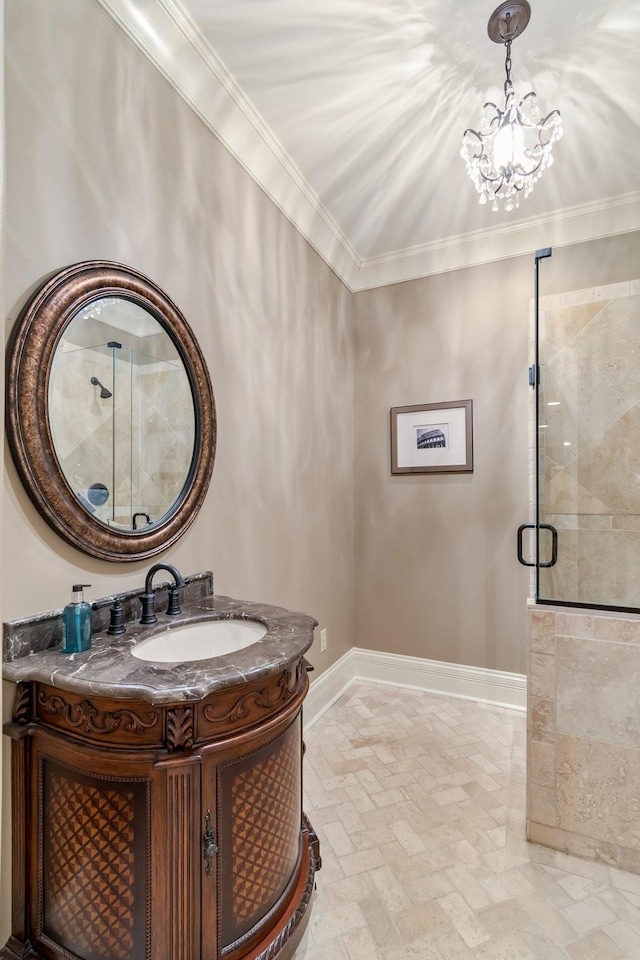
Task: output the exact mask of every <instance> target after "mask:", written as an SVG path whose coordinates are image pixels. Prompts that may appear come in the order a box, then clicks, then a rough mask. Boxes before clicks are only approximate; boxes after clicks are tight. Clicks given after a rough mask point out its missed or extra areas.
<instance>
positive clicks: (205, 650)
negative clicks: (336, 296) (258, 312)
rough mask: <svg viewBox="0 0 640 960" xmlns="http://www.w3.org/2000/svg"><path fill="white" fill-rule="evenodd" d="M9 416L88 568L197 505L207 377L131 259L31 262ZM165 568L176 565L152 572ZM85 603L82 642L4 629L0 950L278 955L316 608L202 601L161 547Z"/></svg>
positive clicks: (32, 622)
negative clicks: (129, 584)
mask: <svg viewBox="0 0 640 960" xmlns="http://www.w3.org/2000/svg"><path fill="white" fill-rule="evenodd" d="M6 423H7V435H8V440H9V446H10V449H11V453H12V457H13V461H14V464H15V466H16V469H17V471H18V474H19V476H20V479H21V480H22V482H23V484H24V487H25V490H26V491H27V493H28V495H29V497H30V499H31V501H32V504H33V506H34V508H35V509H36V510H37V511H38V512H39V514H40V515H41V516H42V517H43V518H44V520H45V521H46V522H47V523H48V524H49V526H50V527H51V528H52V530H54V531H55V532H56V533H57V534H58V535H59V536H60V537H62V538H63V539H64V540H65V541H66V542H67V543H68V544H70V545H71V546H72V547H74V548H75V549H76V550H79V551H81V552H82V553H84V554H86V555H87V556H90V557H91V558H92V563H95V561H96V560H102V561H110V562H111V563H114V564H118V565H122V564H126V563H127V562H133V561H141V560H145V559H147V558H149V557H152V556H155V555H156V554H158V553H160V552H162V551H167V550H168V549H169V548H170V547H171V546H172V545H173V544H174V543H175V542H176V541H177V540H178V538H179V537H181V536H182V535H183V534H184V533H185V531H186V530H187V529H188V528H189V527H190V526H191V524H192V523H194V521H195V520H196V517H197V515H198V512H199V510H200V508H201V506H202V504H203V501H204V498H205V496H206V494H207V490H208V487H209V482H210V479H211V473H212V470H213V463H214V458H215V449H216V411H215V404H214V397H213V389H212V385H211V381H210V378H209V373H208V370H207V365H206V363H205V359H204V356H203V354H202V351H201V350H200V347H199V345H198V343H197V341H196V339H195V337H194V335H193V332H192V330H191V328H190V326H189V324H188V322H187V320H186V318H185V317H184V316H183V315H182V313H181V312H180V311H179V309H178V307H177V306H176V305H175V303H173V301H172V300H171V298H170V297H169V296H168V295H167V294H166V293H165V292H164V291H163V290H162V289H161V288H160V287H159V286H158V285H157V284H156V283H154V282H153V281H152V280H150V279H149V278H148V277H145V276H144V275H142V274H141V273H139V271H137V270H135V269H134V268H132V267H127V266H125V265H123V264H118V263H113V262H110V261H102V260H92V261H83V262H80V263H76V264H72V265H71V266H68V267H64V268H62V269H61V270H58V271H57V272H55V273H54V274H52V275H51V276H50V277H48V278H45V279H44V280H43V282H42V283H41V285H40V286H39V287H38V288H37V289H36V291H35V293H33V294H32V295H31V297H30V299H29V300H28V302H27V303H26V304H25V306H24V307H23V309H22V311H21V314H20V316H19V317H18V319H17V321H16V324H15V326H14V329H13V333H12V337H11V342H10V345H9V355H8V375H7V416H6ZM94 569H95V567H94ZM160 569H164V570H166V571H169V572H171V573H172V575H174V578H175V583H174V584H173V585H172V586H171V585H165V586H164V587H160V588H157V589H154V588H153V583H152V581H153V577H154V575H155V573H156V572H159V570H160ZM180 593H181V594H182V595H181V596H180V597H179V596H178V595H179V594H180ZM93 606H94V609H93V612H92V614H91V616H92V623H93V645H92V646H91V648H90V649H88V650H85V649H84V646H83V645H78V646H79V647H80V648H81V649H83V650H84V652H82V653H74V654H72V655H68V654H64V653H63V652H62V651H61V648H60V645H61V640H62V629H61V628H62V617H61V611H60V610H56V611H53V612H51V613H46V614H41V615H36V616H34V617H29V618H26V619H25V620H22V621H18V620H14V621H11V622H10V623H8V624H5V625H4V637H3V675H4V678H5V679H7V680H10V681H13V682H14V683H15V684H16V691H15V698H14V706H13V713H12V719H11V721H10V722H9V723H8V724H6V726H5V728H4V732H5V733H6V734H7V736H9V737H10V738H11V741H12V744H11V746H12V759H11V763H12V816H13V826H12V935H11V937H10V939H9V941H8V942H7V944H6V945H5V946H4V948H2V949H0V958H2V960H18V958H22V960H288V958H290V957H291V956H292V955H293V952H294V950H295V948H296V946H297V944H298V942H299V941H300V938H301V936H302V934H303V932H304V929H305V926H306V924H307V923H308V920H309V914H310V906H311V902H312V897H313V892H314V887H315V884H314V877H315V872H316V870H318V869H319V868H320V854H319V845H318V839H317V837H316V835H315V833H314V832H313V829H312V827H311V825H310V823H309V821H308V820H307V818H306V816H305V815H304V813H303V811H302V756H303V752H304V745H303V742H302V703H303V700H304V697H305V694H306V692H307V689H308V686H309V681H308V677H307V672H308V670H309V669H311V668H310V665H309V664H308V663H307V661H306V660H305V658H304V654H305V652H306V651H307V650H308V649H309V647H310V646H311V643H312V641H313V630H314V627H315V626H316V621H315V620H313V619H312V618H311V617H309V616H306V615H304V614H300V613H293V612H292V611H290V610H284V609H282V608H279V607H273V606H268V605H265V604H258V603H250V602H239V601H236V600H232V599H230V598H229V597H219V596H214V592H213V578H212V576H211V574H210V573H205V574H196V575H194V576H192V577H187V578H186V580H183V579H182V577H181V575H180V574H179V573H178V571H177V570H176V569H175V568H174V567H172V566H171V564H167V563H161V564H156V565H154V566H153V567H152V568H151V569H150V570H149V572H148V574H147V580H146V583H145V587H144V592H142V589H136V590H130V591H128V592H126V593H124V594H121V595H120V596H117V597H116V596H111V597H106V598H104V601H98V602H96V603H94V605H93ZM84 622H85V623H86V624H87V626H88V621H87V620H86V619H85V621H84ZM87 639H88V638H87Z"/></svg>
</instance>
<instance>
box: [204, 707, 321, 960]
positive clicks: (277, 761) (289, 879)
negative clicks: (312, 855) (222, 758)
mask: <svg viewBox="0 0 640 960" xmlns="http://www.w3.org/2000/svg"><path fill="white" fill-rule="evenodd" d="M301 763H302V740H301V727H300V713H299V712H298V713H297V714H296V715H295V717H294V718H293V720H292V722H291V724H290V725H289V726H288V727H287V729H286V730H285V731H284V732H283V733H281V734H279V735H278V736H276V737H275V738H274V739H272V740H270V741H269V742H267V743H265V744H264V745H263V746H261V747H259V748H258V749H255V750H253V751H252V752H251V753H248V754H245V755H243V756H240V757H238V758H234V759H230V760H228V761H226V762H222V763H219V764H218V768H217V785H216V789H217V824H218V835H219V837H220V838H221V840H220V850H219V853H218V864H217V868H218V869H217V878H218V890H217V899H218V916H219V918H220V922H219V925H218V935H219V942H218V949H219V953H220V955H221V956H225V957H230V958H233V957H235V956H239V957H242V956H244V955H245V953H246V952H247V951H248V950H249V948H250V947H251V945H252V944H254V943H255V942H257V941H258V940H260V938H261V937H262V936H264V935H265V933H266V932H267V930H268V929H269V928H271V927H273V925H274V924H275V923H276V922H277V920H278V917H279V916H280V915H282V914H283V913H284V911H285V910H286V908H287V906H288V903H289V900H290V897H291V891H292V888H293V886H294V884H295V881H296V875H297V872H298V871H297V870H296V868H297V867H299V864H300V855H301V816H302V784H301Z"/></svg>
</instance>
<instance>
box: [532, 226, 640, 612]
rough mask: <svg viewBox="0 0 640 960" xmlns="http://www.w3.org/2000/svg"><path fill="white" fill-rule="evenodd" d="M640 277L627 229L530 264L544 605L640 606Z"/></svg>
mask: <svg viewBox="0 0 640 960" xmlns="http://www.w3.org/2000/svg"><path fill="white" fill-rule="evenodd" d="M639 277H640V245H639V243H638V237H637V235H635V234H631V235H626V236H621V237H613V238H609V239H607V240H599V241H592V242H590V243H584V244H579V245H574V246H572V247H567V248H560V249H556V250H554V251H553V255H552V256H551V257H549V258H544V259H540V260H539V261H538V299H537V328H538V329H537V361H538V384H537V390H536V401H537V402H536V407H537V410H536V433H537V451H536V453H537V457H536V460H537V498H536V499H537V505H536V510H537V517H536V521H537V531H536V536H537V541H538V557H537V559H538V562H537V567H536V580H537V590H536V593H537V599H538V601H540V602H548V603H565V604H570V605H572V606H576V605H580V606H581V605H586V606H591V607H598V608H601V607H605V608H606V607H611V608H614V609H617V610H637V609H639V608H640V281H639V280H638V278H639ZM551 528H552V529H551ZM554 530H555V531H557V562H555V563H554V564H553V565H547V564H549V563H550V561H551V559H552V557H551V550H552V537H551V533H552V532H553V531H554ZM554 537H555V534H554Z"/></svg>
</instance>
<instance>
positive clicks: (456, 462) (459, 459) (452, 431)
mask: <svg viewBox="0 0 640 960" xmlns="http://www.w3.org/2000/svg"><path fill="white" fill-rule="evenodd" d="M391 473H473V401H472V400H450V401H449V402H448V403H417V404H414V405H413V406H411V407H392V408H391Z"/></svg>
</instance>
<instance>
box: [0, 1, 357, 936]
mask: <svg viewBox="0 0 640 960" xmlns="http://www.w3.org/2000/svg"><path fill="white" fill-rule="evenodd" d="M5 56H6V68H7V77H6V86H7V192H8V205H7V220H8V222H7V244H6V265H7V270H6V275H7V291H6V293H7V296H6V302H7V304H8V313H9V316H8V320H7V329H6V333H7V335H8V333H9V329H10V327H11V325H12V324H13V322H14V320H15V318H16V316H17V314H18V312H19V309H20V307H21V305H22V304H23V302H24V299H25V296H26V294H27V292H28V291H29V290H30V289H32V288H33V287H34V285H35V284H37V283H38V281H39V280H40V279H41V278H42V277H44V276H45V275H46V274H47V273H48V272H50V271H53V270H55V269H57V268H59V267H62V266H64V265H66V264H69V263H72V262H74V261H77V260H84V259H90V258H94V257H96V258H97V257H103V258H108V259H113V260H118V261H121V262H124V263H127V264H130V265H132V266H134V267H136V268H138V269H139V270H141V271H142V272H143V273H145V274H147V275H148V276H150V277H151V278H152V279H153V280H155V281H156V282H158V283H159V284H160V285H161V286H162V287H163V288H164V289H165V290H166V292H167V293H168V294H169V296H170V297H172V298H173V299H174V300H175V302H176V303H177V304H178V305H179V306H180V308H181V309H182V311H183V312H184V314H185V315H186V317H187V318H188V320H189V322H190V324H191V325H192V327H193V329H194V331H195V333H196V336H197V337H198V340H199V342H200V345H201V347H202V349H203V352H204V354H205V357H206V360H207V363H208V366H209V370H210V373H211V377H212V381H213V385H214V391H215V396H216V403H217V412H218V424H219V432H218V452H217V458H216V465H215V469H214V474H213V481H212V485H211V490H210V493H209V495H208V497H207V500H206V502H205V505H204V507H203V509H202V511H201V513H200V515H199V516H198V518H197V520H196V522H195V523H194V524H193V526H192V527H191V528H190V530H189V532H188V533H187V534H186V535H185V536H184V537H183V539H182V540H181V541H180V542H179V543H178V544H177V545H176V547H175V548H174V549H172V550H171V551H170V553H169V554H168V555H167V556H166V559H168V560H170V561H171V562H173V563H175V564H177V566H178V568H179V569H180V570H181V571H182V572H183V573H185V574H186V573H192V572H195V571H199V570H206V569H212V570H213V572H214V578H215V585H216V590H217V592H218V593H227V594H231V595H232V596H236V597H246V598H248V599H252V600H263V601H266V602H271V603H275V604H282V605H285V606H289V607H292V608H294V609H301V610H303V611H305V612H308V613H310V614H312V615H314V616H315V617H316V618H317V619H318V620H319V621H320V623H321V625H322V626H325V627H327V629H328V638H329V647H328V650H327V652H326V653H325V654H323V655H322V656H320V655H318V654H317V652H316V649H315V646H314V648H313V649H312V651H311V656H310V658H311V660H312V661H313V662H314V663H315V665H316V667H317V668H318V669H319V670H322V669H324V668H325V667H326V666H327V665H328V664H330V663H331V662H332V661H333V660H334V659H336V658H337V657H339V656H340V655H341V654H343V653H344V652H345V651H346V650H347V649H348V648H349V647H351V646H352V645H353V642H354V636H353V506H352V503H353V458H352V436H353V431H352V410H353V365H352V334H351V313H352V298H351V296H350V294H349V293H348V291H347V290H346V289H345V288H344V286H343V285H342V284H341V283H340V282H339V281H338V280H337V279H336V278H335V276H334V275H333V274H332V273H331V271H330V270H329V269H328V267H327V266H326V265H325V264H324V263H323V262H322V261H321V260H320V258H319V257H318V256H317V255H316V254H315V253H314V251H313V250H312V249H311V248H310V247H309V246H308V244H307V243H306V242H305V241H304V240H303V239H302V237H301V236H300V235H299V234H298V233H297V231H296V230H295V229H294V228H293V227H292V226H291V224H290V223H289V222H288V221H287V220H286V219H285V218H284V217H283V216H282V215H281V214H280V213H279V211H278V210H277V209H276V208H275V207H274V206H273V204H272V203H271V202H270V201H269V200H268V199H267V198H266V197H265V196H264V194H263V193H262V192H261V191H260V189H259V188H258V187H257V186H256V185H255V183H254V182H253V181H252V180H251V179H250V178H249V177H248V176H247V174H246V173H245V172H244V171H243V170H242V169H241V168H240V166H239V165H238V164H237V163H236V161H235V160H234V159H233V158H232V157H231V156H230V155H229V153H228V152H227V151H226V150H225V149H224V148H223V147H222V146H221V144H220V143H219V142H218V141H217V139H216V138H215V136H214V135H213V134H212V133H211V132H209V131H208V130H207V129H206V128H205V127H204V125H203V124H202V123H201V121H200V120H198V118H197V117H196V116H195V115H194V114H193V113H192V112H191V111H190V109H189V108H188V107H187V106H186V105H185V104H184V102H183V101H182V100H181V99H180V98H179V97H178V96H177V95H176V94H175V93H174V91H173V90H172V88H171V87H170V86H169V85H168V84H167V83H166V82H165V81H164V80H163V79H162V78H161V76H160V75H159V74H158V73H157V71H155V70H154V68H153V67H152V66H151V64H150V63H148V61H147V60H146V59H145V58H144V57H143V56H142V55H141V54H140V53H139V52H138V51H137V50H136V48H135V47H134V46H133V45H132V44H131V43H130V42H129V41H128V40H127V39H126V37H125V36H124V34H123V33H122V32H121V31H120V30H119V28H118V27H117V26H116V25H115V24H114V23H113V21H112V20H111V19H110V18H109V17H108V16H107V15H106V14H105V13H104V11H102V10H101V8H100V7H99V6H98V5H97V4H95V3H93V2H90V0H64V3H58V2H55V3H52V2H51V0H9V2H8V3H7V4H6V51H5ZM2 521H3V525H4V529H3V534H4V536H3V550H2V583H3V587H4V595H5V603H4V608H3V615H4V618H5V619H10V618H14V617H19V616H23V615H27V614H29V613H35V612H37V611H41V610H46V609H50V608H56V607H60V606H62V605H63V604H64V603H66V602H67V600H68V597H69V593H70V588H71V585H72V583H74V582H76V581H79V580H80V581H86V582H88V583H91V584H92V588H91V590H90V591H88V594H89V597H98V596H104V595H105V594H109V593H112V592H114V591H117V590H120V589H124V588H131V587H136V586H138V585H140V586H142V583H143V579H144V571H145V570H146V569H147V568H148V566H149V563H140V564H132V565H131V564H122V565H118V564H108V563H105V562H98V561H94V560H92V559H91V558H90V557H85V556H84V555H83V554H81V553H79V552H77V551H76V550H75V549H73V548H72V547H70V546H67V545H66V544H65V543H64V542H63V541H62V540H60V539H59V538H58V537H57V536H56V535H55V534H54V533H53V532H51V531H50V530H49V528H48V527H47V525H46V524H45V523H44V521H43V520H41V519H40V517H39V515H38V514H37V513H36V511H35V509H34V508H33V507H32V505H31V503H30V501H29V500H28V498H27V497H26V495H25V493H24V492H23V490H22V487H21V484H20V482H19V480H18V478H17V475H16V473H15V470H14V467H13V464H12V462H11V457H10V455H8V454H7V455H6V458H5V475H4V483H3V509H2ZM7 708H8V704H6V703H5V710H6V709H7ZM5 744H6V741H5ZM6 753H8V751H7V750H5V754H6ZM7 795H8V781H7V778H6V777H5V783H4V796H5V799H6V797H7ZM4 840H5V843H4V845H3V850H2V860H3V867H4V871H3V888H2V893H1V895H0V901H1V902H2V903H3V904H8V901H9V893H8V890H9V887H8V886H7V883H8V879H7V878H8V872H7V871H8V843H7V841H8V836H7V833H6V831H5V837H4ZM6 935H7V918H6V915H5V917H3V922H2V929H0V940H2V942H4V940H5V939H6Z"/></svg>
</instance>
